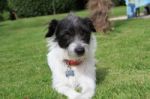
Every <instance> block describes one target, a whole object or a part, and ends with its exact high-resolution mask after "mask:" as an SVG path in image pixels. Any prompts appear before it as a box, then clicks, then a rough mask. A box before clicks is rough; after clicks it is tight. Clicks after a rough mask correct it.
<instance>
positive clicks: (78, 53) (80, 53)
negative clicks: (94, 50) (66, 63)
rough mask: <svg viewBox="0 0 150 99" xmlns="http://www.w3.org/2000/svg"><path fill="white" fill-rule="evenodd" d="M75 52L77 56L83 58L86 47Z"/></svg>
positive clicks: (78, 48) (76, 49)
mask: <svg viewBox="0 0 150 99" xmlns="http://www.w3.org/2000/svg"><path fill="white" fill-rule="evenodd" d="M75 52H76V54H77V55H79V56H82V55H83V54H84V52H85V49H84V47H82V46H79V47H77V48H75Z"/></svg>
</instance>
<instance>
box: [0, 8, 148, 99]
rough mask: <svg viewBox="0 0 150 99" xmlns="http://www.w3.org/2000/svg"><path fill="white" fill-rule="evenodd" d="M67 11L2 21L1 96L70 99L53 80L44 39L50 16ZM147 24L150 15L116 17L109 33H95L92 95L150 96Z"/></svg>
mask: <svg viewBox="0 0 150 99" xmlns="http://www.w3.org/2000/svg"><path fill="white" fill-rule="evenodd" d="M85 13H87V12H84V11H82V12H79V13H78V15H80V16H86V15H87V14H85ZM64 16H65V14H60V15H55V16H43V17H36V18H29V19H20V20H17V21H5V22H3V23H0V99H66V97H64V96H62V95H60V94H58V93H57V92H56V91H55V90H53V89H52V88H51V86H50V85H51V79H52V78H51V72H50V70H49V68H48V65H47V62H46V54H47V48H46V41H45V39H44V35H45V33H46V31H47V28H46V27H47V23H48V22H49V20H51V19H53V18H57V19H60V18H63V17H64ZM149 26H150V19H133V20H126V21H116V22H114V28H115V29H114V30H113V31H112V32H110V33H109V34H107V35H104V34H99V33H97V34H96V36H97V44H98V46H97V51H96V58H97V87H96V94H95V97H94V99H149V98H150V28H149Z"/></svg>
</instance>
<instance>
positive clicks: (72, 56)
mask: <svg viewBox="0 0 150 99" xmlns="http://www.w3.org/2000/svg"><path fill="white" fill-rule="evenodd" d="M48 29H49V30H48V33H47V34H46V38H47V41H48V47H49V52H48V54H47V58H48V65H49V67H50V69H51V71H52V78H53V88H54V89H56V90H57V91H58V92H59V93H61V94H63V95H65V96H67V97H68V98H69V99H91V98H92V96H93V95H94V93H95V86H96V85H95V80H96V78H95V58H94V57H95V56H94V53H95V49H96V39H95V36H94V34H93V33H92V32H95V28H94V26H93V24H92V22H91V21H90V19H89V18H80V17H77V16H75V15H74V14H73V13H70V14H69V15H68V16H67V17H66V18H64V19H62V20H59V21H58V20H52V21H51V22H50V24H49V28H48ZM79 89H80V91H79Z"/></svg>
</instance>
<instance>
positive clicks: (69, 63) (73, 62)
mask: <svg viewBox="0 0 150 99" xmlns="http://www.w3.org/2000/svg"><path fill="white" fill-rule="evenodd" d="M64 62H65V63H66V64H67V65H68V66H77V65H80V64H81V63H82V61H79V60H64Z"/></svg>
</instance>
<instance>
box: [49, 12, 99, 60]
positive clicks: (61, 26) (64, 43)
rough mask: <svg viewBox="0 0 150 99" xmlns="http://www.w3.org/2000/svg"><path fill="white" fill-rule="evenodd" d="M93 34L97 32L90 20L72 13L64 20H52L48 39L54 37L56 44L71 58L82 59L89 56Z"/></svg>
mask: <svg viewBox="0 0 150 99" xmlns="http://www.w3.org/2000/svg"><path fill="white" fill-rule="evenodd" d="M92 32H96V30H95V28H94V26H93V24H92V22H91V20H90V19H89V18H80V17H77V16H75V15H74V14H72V13H71V14H69V15H68V16H67V17H66V18H64V19H62V20H55V19H54V20H52V21H51V22H50V24H49V28H48V32H47V34H46V37H47V38H48V37H54V42H57V43H58V45H59V47H60V48H62V49H64V50H66V51H67V53H68V56H69V57H82V56H85V55H86V54H88V50H89V48H88V47H89V44H90V43H91V42H90V41H91V33H92Z"/></svg>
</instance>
